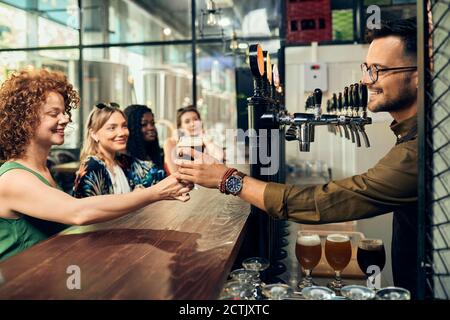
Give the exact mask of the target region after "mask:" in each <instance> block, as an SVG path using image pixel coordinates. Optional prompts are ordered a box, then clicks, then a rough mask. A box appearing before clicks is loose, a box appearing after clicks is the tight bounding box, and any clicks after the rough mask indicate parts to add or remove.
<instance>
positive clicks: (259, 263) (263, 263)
mask: <svg viewBox="0 0 450 320" xmlns="http://www.w3.org/2000/svg"><path fill="white" fill-rule="evenodd" d="M242 266H243V267H244V269H245V270H250V271H256V272H257V273H258V276H257V277H256V278H255V279H253V285H254V286H255V288H256V294H255V297H256V299H258V300H259V299H261V298H262V288H261V287H263V286H264V285H265V283H264V282H262V281H261V278H260V272H262V271H264V270H266V269H267V268H268V267H269V266H270V262H269V260H267V259H265V258H262V257H251V258H247V259H245V260H244V261H242Z"/></svg>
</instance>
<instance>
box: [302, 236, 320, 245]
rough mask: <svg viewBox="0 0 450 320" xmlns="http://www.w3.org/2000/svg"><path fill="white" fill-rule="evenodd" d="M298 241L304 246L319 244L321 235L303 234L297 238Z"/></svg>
mask: <svg viewBox="0 0 450 320" xmlns="http://www.w3.org/2000/svg"><path fill="white" fill-rule="evenodd" d="M297 243H298V244H300V245H302V246H317V245H319V244H320V237H319V236H318V235H317V234H314V235H302V236H300V237H298V238H297Z"/></svg>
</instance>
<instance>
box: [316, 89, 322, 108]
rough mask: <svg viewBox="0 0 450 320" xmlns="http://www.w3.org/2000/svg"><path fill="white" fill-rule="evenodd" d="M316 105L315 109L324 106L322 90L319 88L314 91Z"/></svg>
mask: <svg viewBox="0 0 450 320" xmlns="http://www.w3.org/2000/svg"><path fill="white" fill-rule="evenodd" d="M314 104H315V107H318V106H319V107H320V105H321V104H322V90H320V89H319V88H316V89H315V90H314Z"/></svg>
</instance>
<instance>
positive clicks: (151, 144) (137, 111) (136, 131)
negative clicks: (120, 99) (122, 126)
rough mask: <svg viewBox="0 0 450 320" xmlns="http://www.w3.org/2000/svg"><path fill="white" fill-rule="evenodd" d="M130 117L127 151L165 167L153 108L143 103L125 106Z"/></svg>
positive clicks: (161, 167) (131, 154)
mask: <svg viewBox="0 0 450 320" xmlns="http://www.w3.org/2000/svg"><path fill="white" fill-rule="evenodd" d="M124 112H125V115H126V116H127V119H128V130H129V132H130V136H129V137H128V143H127V151H128V154H129V155H130V156H133V157H135V158H138V159H140V160H147V161H148V160H150V161H152V162H153V164H154V165H156V166H157V167H158V168H160V169H163V151H162V149H161V147H160V146H159V140H158V131H157V130H156V127H155V115H154V114H153V112H152V109H150V108H149V107H147V106H146V105H142V104H132V105H130V106H128V107H127V108H125V110H124Z"/></svg>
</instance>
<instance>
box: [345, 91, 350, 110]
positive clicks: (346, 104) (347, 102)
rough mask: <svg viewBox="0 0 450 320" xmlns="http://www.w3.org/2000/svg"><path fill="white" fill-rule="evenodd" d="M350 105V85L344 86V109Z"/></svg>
mask: <svg viewBox="0 0 450 320" xmlns="http://www.w3.org/2000/svg"><path fill="white" fill-rule="evenodd" d="M348 107H349V101H348V87H345V88H344V109H347V108H348Z"/></svg>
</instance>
